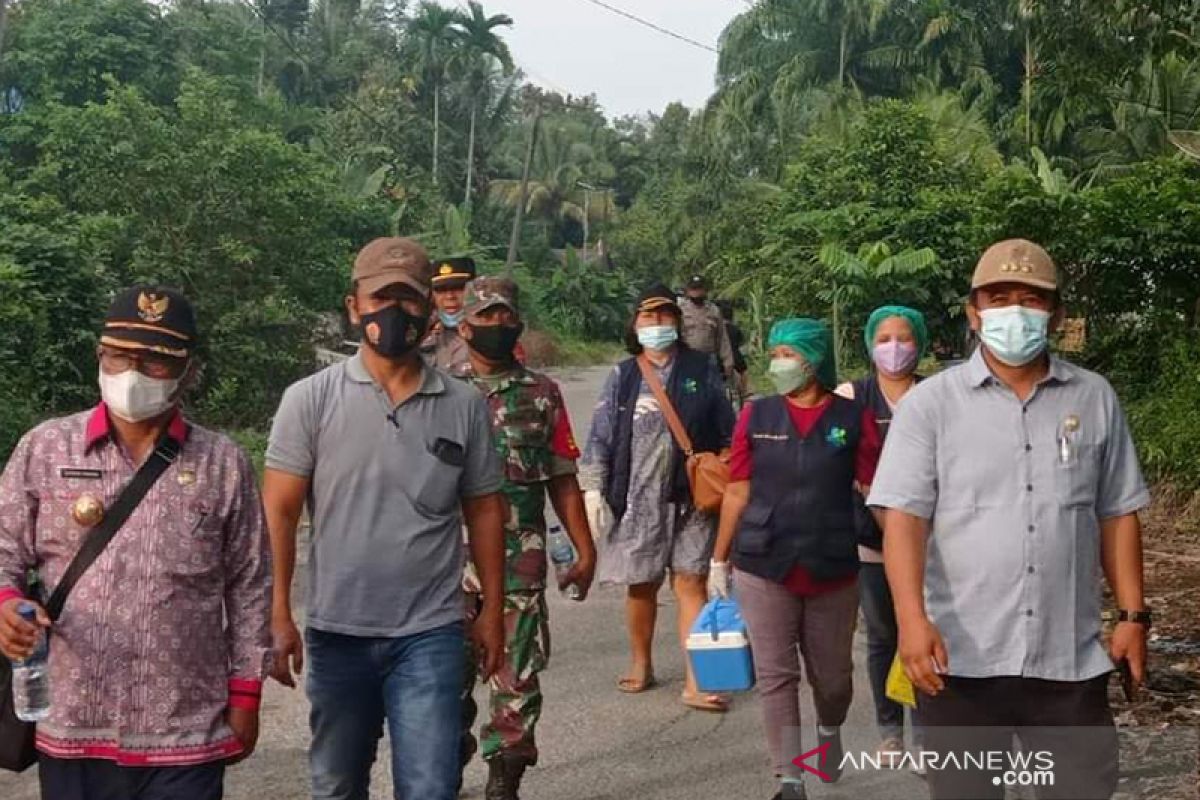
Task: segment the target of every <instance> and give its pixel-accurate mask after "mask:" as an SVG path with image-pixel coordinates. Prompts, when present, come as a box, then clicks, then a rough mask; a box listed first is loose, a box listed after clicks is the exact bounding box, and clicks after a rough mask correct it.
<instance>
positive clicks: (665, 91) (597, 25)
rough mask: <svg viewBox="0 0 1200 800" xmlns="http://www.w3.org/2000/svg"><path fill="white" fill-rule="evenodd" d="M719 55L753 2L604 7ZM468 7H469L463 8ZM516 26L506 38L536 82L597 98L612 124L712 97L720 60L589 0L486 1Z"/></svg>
mask: <svg viewBox="0 0 1200 800" xmlns="http://www.w3.org/2000/svg"><path fill="white" fill-rule="evenodd" d="M602 2H604V3H606V4H607V5H610V6H613V7H615V8H619V9H621V10H623V11H627V12H629V13H631V14H635V15H636V16H639V17H642V18H643V19H645V20H647V21H650V22H653V23H656V24H657V25H659V26H661V27H663V28H668V29H670V30H672V31H675V32H676V33H679V34H681V35H683V36H686V37H688V38H691V39H694V40H696V41H697V42H701V43H703V44H706V45H709V46H710V47H713V48H714V49H715V48H716V46H717V41H718V39H719V37H720V35H721V31H722V30H723V29H724V28H725V26H726V25H727V24H728V23H729V21H730V20H731V19H733V17H734V16H736V15H737V14H739V13H740V12H742V11H743V10H745V9H746V7H747V2H746V0H602ZM462 5H465V3H462ZM484 8H485V9H486V10H487V11H488V12H489V13H491V14H499V13H503V14H508V15H509V16H511V17H512V18H513V20H514V21H515V22H516V24H515V25H514V26H513V27H512V28H511V29H509V30H508V31H506V32H505V33H504V34H503V35H504V37H505V39H506V40H507V41H508V46H509V49H510V50H511V51H512V53H513V57H514V59H515V60H516V62H517V66H518V67H520V68H521V70H522V71H523V72H524V73H525V74H526V76H527V79H528V80H529V81H530V82H531V83H535V84H538V85H539V86H543V87H545V88H547V89H553V90H555V91H558V92H561V93H570V94H573V95H587V94H595V95H596V97H597V99H598V100H599V102H600V105H601V106H603V107H604V110H605V112H606V113H607V114H608V115H609V116H610V117H619V116H623V115H626V114H642V113H645V112H654V113H660V112H661V111H662V110H663V109H664V108H666V107H667V105H668V104H670V103H672V102H675V101H681V102H683V103H684V104H685V105H688V106H691V107H692V108H698V107H700V106H702V105H703V104H704V102H705V101H706V100H707V99H708V97H709V95H711V94H712V91H713V81H714V77H715V75H716V68H717V54H716V53H713V52H709V51H707V50H703V49H701V48H699V47H695V46H693V45H690V44H686V43H684V42H681V41H678V40H676V39H672V38H670V37H669V36H666V35H665V34H662V33H658V32H656V31H653V30H650V29H649V28H645V27H643V26H641V25H639V24H637V23H636V22H633V21H632V20H629V19H625V18H623V17H620V16H618V15H616V14H614V13H613V12H611V11H608V10H606V9H604V8H600V7H599V6H597V5H594V4H593V3H592V2H589V0H484Z"/></svg>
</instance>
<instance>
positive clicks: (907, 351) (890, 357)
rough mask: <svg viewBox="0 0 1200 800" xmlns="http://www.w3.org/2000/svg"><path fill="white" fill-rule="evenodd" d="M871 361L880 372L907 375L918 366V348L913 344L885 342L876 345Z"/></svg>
mask: <svg viewBox="0 0 1200 800" xmlns="http://www.w3.org/2000/svg"><path fill="white" fill-rule="evenodd" d="M871 359H872V360H873V361H874V362H875V366H876V367H877V368H878V369H879V371H880V372H886V373H887V374H888V375H907V374H908V373H910V372H912V371H913V369H914V368H915V367H916V366H917V346H916V345H915V344H913V343H912V342H897V341H891V342H884V343H883V344H877V345H875V349H874V350H872V351H871Z"/></svg>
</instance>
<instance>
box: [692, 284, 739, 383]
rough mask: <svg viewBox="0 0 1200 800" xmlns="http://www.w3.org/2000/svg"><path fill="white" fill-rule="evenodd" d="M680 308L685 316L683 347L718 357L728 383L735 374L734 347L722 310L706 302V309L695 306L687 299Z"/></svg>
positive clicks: (718, 363) (704, 305)
mask: <svg viewBox="0 0 1200 800" xmlns="http://www.w3.org/2000/svg"><path fill="white" fill-rule="evenodd" d="M679 308H680V310H681V311H682V312H683V321H682V330H681V331H680V337H681V338H682V339H683V343H684V344H686V345H687V346H688V347H690V348H692V349H693V350H697V351H699V352H701V353H708V354H709V355H711V356H713V357H715V358H716V359H717V365H718V366H719V367H720V368H721V373H722V374H723V375H724V376H725V379H726V380H728V379H729V378H730V377H731V376H732V375H733V374H734V358H733V347H732V345H730V343H729V335H728V334H727V333H726V331H725V320H724V318H723V317H722V316H721V309H719V308H717V306H716V305H715V304H714V303H711V302H709V301H707V300H706V301H705V302H704V304H703V305H696V304H695V303H693V302H692V301H691V300H690V299H688V298H686V297H681V298H679Z"/></svg>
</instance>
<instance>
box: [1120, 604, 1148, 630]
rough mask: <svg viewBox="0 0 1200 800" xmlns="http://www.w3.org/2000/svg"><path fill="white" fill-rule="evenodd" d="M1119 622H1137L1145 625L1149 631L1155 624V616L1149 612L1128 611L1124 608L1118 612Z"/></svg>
mask: <svg viewBox="0 0 1200 800" xmlns="http://www.w3.org/2000/svg"><path fill="white" fill-rule="evenodd" d="M1117 622H1136V623H1137V624H1138V625H1145V626H1146V629H1147V630H1149V628H1150V625H1151V624H1153V622H1154V615H1153V614H1151V613H1150V612H1149V611H1127V610H1125V609H1123V608H1122V609H1121V610H1119V611H1118V612H1117Z"/></svg>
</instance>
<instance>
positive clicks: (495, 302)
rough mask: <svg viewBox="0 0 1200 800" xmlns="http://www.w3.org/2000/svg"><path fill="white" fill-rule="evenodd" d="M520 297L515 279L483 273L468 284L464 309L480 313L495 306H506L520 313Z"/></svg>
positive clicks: (471, 312)
mask: <svg viewBox="0 0 1200 800" xmlns="http://www.w3.org/2000/svg"><path fill="white" fill-rule="evenodd" d="M519 298H520V290H519V289H517V284H516V282H515V281H513V280H511V279H509V278H503V277H500V276H498V275H481V276H480V277H478V278H476V279H475V280H473V281H471V282H470V283H468V284H467V291H466V294H465V295H464V296H463V310H464V311H466V312H467V313H468V314H478V313H480V312H482V311H487V310H488V309H489V308H494V307H495V306H506V307H507V308H508V309H509V310H510V311H512V312H513V313H514V314H520V313H521V311H520V308H519V307H518V301H519Z"/></svg>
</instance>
